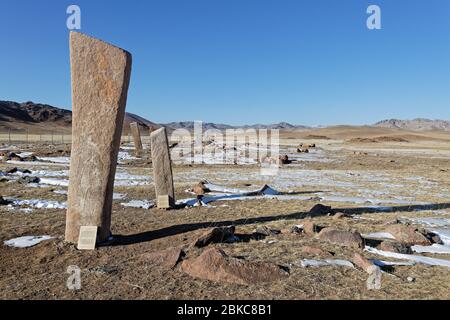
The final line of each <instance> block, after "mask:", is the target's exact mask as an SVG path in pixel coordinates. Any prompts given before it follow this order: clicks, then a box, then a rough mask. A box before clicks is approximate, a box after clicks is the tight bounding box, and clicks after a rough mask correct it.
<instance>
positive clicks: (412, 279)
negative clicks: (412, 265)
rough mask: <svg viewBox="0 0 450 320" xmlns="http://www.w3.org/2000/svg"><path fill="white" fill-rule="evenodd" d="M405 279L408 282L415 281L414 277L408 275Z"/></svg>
mask: <svg viewBox="0 0 450 320" xmlns="http://www.w3.org/2000/svg"><path fill="white" fill-rule="evenodd" d="M406 280H407V281H408V282H416V278H413V277H408V278H406Z"/></svg>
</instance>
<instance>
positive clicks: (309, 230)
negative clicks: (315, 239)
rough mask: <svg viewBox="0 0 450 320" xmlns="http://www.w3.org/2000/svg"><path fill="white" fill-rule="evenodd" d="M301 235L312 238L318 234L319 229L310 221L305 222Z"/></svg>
mask: <svg viewBox="0 0 450 320" xmlns="http://www.w3.org/2000/svg"><path fill="white" fill-rule="evenodd" d="M302 226H303V233H304V234H306V235H308V236H314V234H315V233H317V232H319V227H318V226H317V225H316V224H314V222H312V221H311V220H306V221H304V222H303V224H302Z"/></svg>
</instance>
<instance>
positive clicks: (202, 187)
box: [192, 182, 211, 195]
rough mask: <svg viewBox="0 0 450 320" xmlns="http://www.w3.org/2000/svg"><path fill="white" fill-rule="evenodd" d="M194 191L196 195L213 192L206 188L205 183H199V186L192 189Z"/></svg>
mask: <svg viewBox="0 0 450 320" xmlns="http://www.w3.org/2000/svg"><path fill="white" fill-rule="evenodd" d="M192 191H193V192H194V193H195V194H196V195H204V194H206V193H208V192H211V190H209V189H208V188H207V187H205V183H204V182H199V183H198V184H196V185H195V186H193V187H192Z"/></svg>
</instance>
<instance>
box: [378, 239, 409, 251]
mask: <svg viewBox="0 0 450 320" xmlns="http://www.w3.org/2000/svg"><path fill="white" fill-rule="evenodd" d="M379 248H380V250H383V251H389V252H396V253H402V254H411V253H412V250H411V247H410V246H409V245H406V244H404V243H400V242H395V241H389V240H386V241H383V242H381V243H380V245H379Z"/></svg>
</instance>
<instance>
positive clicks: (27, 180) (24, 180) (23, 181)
mask: <svg viewBox="0 0 450 320" xmlns="http://www.w3.org/2000/svg"><path fill="white" fill-rule="evenodd" d="M39 181H41V179H39V178H38V177H32V176H23V177H20V178H19V179H18V180H17V182H18V183H20V184H28V183H39Z"/></svg>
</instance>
